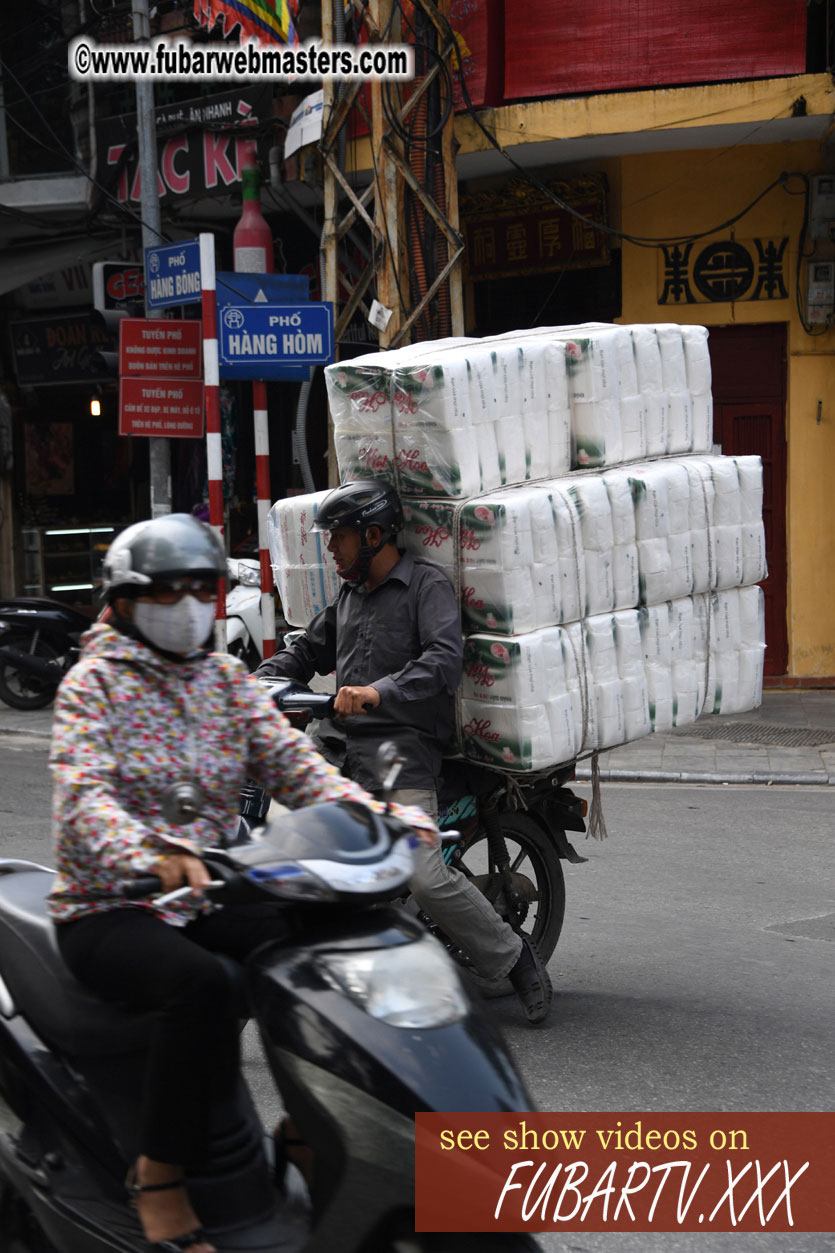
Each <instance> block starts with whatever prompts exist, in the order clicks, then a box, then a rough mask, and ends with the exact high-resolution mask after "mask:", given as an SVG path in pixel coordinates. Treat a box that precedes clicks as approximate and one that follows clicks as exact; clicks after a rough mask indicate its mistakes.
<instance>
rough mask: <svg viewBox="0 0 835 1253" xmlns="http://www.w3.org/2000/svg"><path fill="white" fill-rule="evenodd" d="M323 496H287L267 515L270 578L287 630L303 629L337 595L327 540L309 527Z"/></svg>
mask: <svg viewBox="0 0 835 1253" xmlns="http://www.w3.org/2000/svg"><path fill="white" fill-rule="evenodd" d="M327 495H328V492H326V491H325V492H312V493H308V494H307V495H303V496H288V497H287V499H286V500H279V501H277V502H276V504H274V505H273V507H272V508H271V509H270V511H269V514H268V515H267V543H268V545H269V550H270V562H271V564H272V569H273V578H274V580H275V585H276V588H277V589H278V594H279V597H280V598H281V607H282V610H283V612H284V616H285V618H286V619H287V621H288V622H289V623H290V625H291V626H295V627H305V626H307V624H308V622H309V621H310V619H311V618H312V617H313V616H314V614H317V613H318V612H319V610H320V609H324V607H325V605H327V604H328V603H329V602H330V601H331V600H333V599H334V597H335V596H336V594H337V592H338V591H339V575H338V574H337V573H336V563H335V562H334V560H333V558H332V557H331V555H330V553H329V552H328V550H327V547H326V544H327V537H326V535H325V533H324V532H323V531H317V530H315V529H314V527H313V525H312V524H313V521H314V519H315V517H316V515H317V513H318V511H319V507H320V505H321V503H322V501H323V500H324V499H325V497H326V496H327Z"/></svg>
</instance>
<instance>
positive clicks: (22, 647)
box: [0, 596, 93, 709]
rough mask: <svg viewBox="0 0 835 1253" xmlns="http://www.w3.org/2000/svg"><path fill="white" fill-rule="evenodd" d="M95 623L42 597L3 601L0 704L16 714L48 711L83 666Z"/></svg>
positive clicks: (71, 609) (0, 636)
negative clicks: (84, 639) (83, 646)
mask: <svg viewBox="0 0 835 1253" xmlns="http://www.w3.org/2000/svg"><path fill="white" fill-rule="evenodd" d="M92 625H93V623H92V619H91V618H89V617H87V616H86V615H85V614H83V613H80V612H79V611H78V610H77V609H73V608H72V606H70V605H62V604H61V602H60V601H57V600H49V599H48V598H46V597H41V596H20V597H17V598H15V599H12V600H0V700H3V701H5V702H6V704H7V705H11V706H12V708H13V709H43V708H44V707H45V706H46V705H49V704H51V703H52V701H53V700H54V698H55V693H56V691H57V690H58V684H59V683H60V682H61V680H62V679H63V677H64V675H65V674H66V673H67V671H68V670H69V668H70V666H71V665H73V663H74V662H76V661H77V660H78V654H79V650H80V646H79V640H80V638H81V636H82V635H83V634H84V632H85V631H87V630H89V629H90V627H91V626H92Z"/></svg>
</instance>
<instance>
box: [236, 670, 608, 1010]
mask: <svg viewBox="0 0 835 1253" xmlns="http://www.w3.org/2000/svg"><path fill="white" fill-rule="evenodd" d="M259 682H261V683H263V684H264V685H265V686H268V687H269V689H270V691H271V693H272V696H273V699H274V701H275V703H276V705H277V706H278V708H279V709H280V710H281V711H282V712H283V713H284V714H285V715H286V716H287V717H289V718H290V720H291V721H293V722H294V723H295V724H296V725H299V726H306V725H307V724H308V723H309V722H310V721H311V720H313V719H319V718H325V717H330V715H331V714H332V712H333V701H334V697H333V694H329V693H324V692H313V691H311V690H310V689H309V688H307V687H306V686H305V685H304V684H301V683H295V682H292V681H290V680H288V679H261V680H259ZM574 773H575V766H574V763H570V764H568V765H564V766H558V767H555V768H554V769H551V770H545V771H540V772H538V773H536V774H533V775H521V776H520V775H513V774H511V773H510V772H506V771H502V770H496V769H494V768H493V767H488V766H481V765H479V764H477V763H475V762H470V761H467V760H465V759H464V758H459V757H455V758H447V759H445V761H444V765H443V778H442V785H441V788H440V792H439V798H438V800H439V811H440V812H439V827H440V830H441V845H442V852H443V856H444V859H445V860H446V862H447V864H448V865H450V866H453V867H454V868H455V869H456V870H460V871H462V873H464V874H466V875H467V876H468V877H469V878H470V879H472V880H473V882H474V883H475V884H476V885H477V886H478V887H479V888H480V890H481V891H482V892H483V893H484V894H485V896H487V897H488V899H489V900H490V901H491V902H492V904H493V906H494V907H495V909H496V910H497V911H498V912H499V913H500V914H501V915H502V917H503V918H505V919H506V921H507V922H508V923H509V924H510V925H511V926H512V927H513V929H514V930H515V931H517V932H519V933H520V934H524V935H526V936H528V937H529V939H531V940H532V941H533V943H534V944H536V946H537V948H538V949H539V952H540V954H541V956H542V958H543V960H544V961H546V962H547V961H548V960H549V958H550V957H551V955H552V954H553V952H554V949H555V948H556V946H557V942H558V940H559V938H560V933H561V931H562V925H563V919H564V916H565V877H564V875H563V870H562V861H563V860H566V861H570V862H572V863H575V864H579V863H582V862H584V861H586V860H587V858H585V857H581V856H580V855H579V853H577V851H576V849H575V848H574V846H573V845H572V844H571V843H570V842H569V840H568V837H567V835H566V832H568V831H580V832H582V831H585V821H584V819H585V815H586V810H587V804H586V801H585V800H583V799H582V798H580V797H578V796H575V794H574V793H573V792H572V791H571V789H570V788H569V787H568V786H567V785H568V784H569V783H570V781H571V780H572V779H573V778H574ZM269 803H270V798H269V796H268V795H267V794H266V793H265V792H263V791H262V790H261V789H260V788H257V787H254V786H247V787H246V788H245V789H244V792H243V793H242V796H241V822H242V826H243V827H244V828H245V829H252V827H253V826H256V825H257V824H258V823H259V822H261V821H263V819H264V816H265V815H266V813H267V812H268V809H269ZM453 829H454V832H453ZM450 832H453V833H452V834H450ZM418 916H419V918H420V920H421V921H422V922H423V923H424V925H426V926H427V927H428V928H429V930H431V931H432V932H433V933H434V934H436V935H438V936H439V938H440V939H442V940H443V942H444V943H445V944H446V945H447V947H448V948H449V950H450V952H452V954H453V956H455V958H456V960H458V961H459V962H460V963H461V964H463V965H465V966H469V959H468V957H467V955H466V954H465V953H463V952H462V951H461V950H460V949H457V948H456V947H455V946H454V945H453V943H452V942H451V941H450V940H449V939H448V938H447V937H446V936H444V934H443V933H442V932H441V931H440V929H439V928H438V927H436V926H435V924H434V923H433V922H432V920H431V919H430V918H429V917H428V916H427V915H425V914H423V913H421V914H419V915H418ZM469 973H470V974H471V976H472V978H473V979H474V981H475V982H476V983H477V984H478V986H479V988H480V989H481V990H482V992H484V993H486V994H487V995H493V996H495V995H506V994H507V995H509V994H510V993H511V992H512V988H511V985H510V981H509V980H502V981H500V982H499V983H495V982H493V983H489V982H488V981H487V980H483V979H481V978H479V976H478V975H476V974H475V972H474V971H469Z"/></svg>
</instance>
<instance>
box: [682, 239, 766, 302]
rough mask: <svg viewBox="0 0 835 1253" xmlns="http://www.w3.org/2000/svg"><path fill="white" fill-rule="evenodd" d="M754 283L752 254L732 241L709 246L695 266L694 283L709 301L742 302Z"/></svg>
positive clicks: (703, 250)
mask: <svg viewBox="0 0 835 1253" xmlns="http://www.w3.org/2000/svg"><path fill="white" fill-rule="evenodd" d="M753 281H754V262H753V260H752V258H751V255H750V253H749V252H748V250H747V249H746V248H743V246H742V244H738V243H736V242H735V241H734V240H732V239H723V240H721V241H720V242H718V243H713V244H708V245H707V247H706V248H703V249H702V251H701V252H700V253H699V255H698V256H697V257H696V260H695V262H694V263H693V282H694V283H695V285H696V287H697V289H698V290H699V292H701V294H702V295H703V296H704V297H705V299H706V300H741V299H742V298H743V296H744V295H745V293H746V292H747V290H748V288H749V287H750V286H751V284H752V283H753Z"/></svg>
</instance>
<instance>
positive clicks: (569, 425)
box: [325, 323, 713, 500]
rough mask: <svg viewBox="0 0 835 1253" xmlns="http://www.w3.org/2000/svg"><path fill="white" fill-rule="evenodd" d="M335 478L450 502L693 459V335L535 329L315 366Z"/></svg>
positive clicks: (704, 420)
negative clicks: (370, 479) (592, 472)
mask: <svg viewBox="0 0 835 1253" xmlns="http://www.w3.org/2000/svg"><path fill="white" fill-rule="evenodd" d="M325 380H326V385H327V391H328V399H329V403H330V409H331V415H332V417H333V426H334V441H335V447H336V455H337V461H338V464H339V471H340V476H341V478H342V479H343V480H344V479H349V478H358V477H362V476H364V475H366V476H367V475H368V474H373V475H376V476H380V477H387V478H389V479H391V481H395V478H396V480H397V481H398V483H399V486H400V489H401V491H402V492H403V493H404V494H405V495H408V496H428V497H447V498H450V499H453V500H460V499H462V498H466V497H468V496H473V495H477V494H478V493H480V492H486V491H492V490H494V489H495V488H498V487H502V486H506V485H507V484H510V483H520V482H526V481H530V480H533V479H539V478H544V477H549V476H550V477H555V476H557V475H561V474H564V473H566V472H567V471H569V470H571V469H591V468H600V467H604V466H614V465H620V464H622V463H624V462H629V461H638V460H641V459H642V458H645V457H655V456H671V455H676V454H683V453H693V452H696V453H706V452H709V451H710V448H711V442H712V426H713V413H712V401H711V390H710V380H711V376H710V357H709V355H708V351H707V331H706V330H705V328H704V327H701V326H678V325H676V324H669V325H668V324H662V325H658V326H651V325H647V326H642V325H638V326H614V325H609V324H605V323H587V324H584V325H581V326H574V327H566V326H558V327H543V328H537V329H534V330H530V331H513V332H510V333H509V334H506V335H499V336H495V337H492V338H485V339H449V340H442V341H433V342H431V343H422V344H412V345H409V346H407V347H404V348H400V349H394V350H389V351H387V352H377V353H370V354H368V355H366V356H362V357H354V358H352V359H351V360H349V361H346V362H339V363H337V364H334V365H330V366H327V367H326V369H325Z"/></svg>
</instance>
